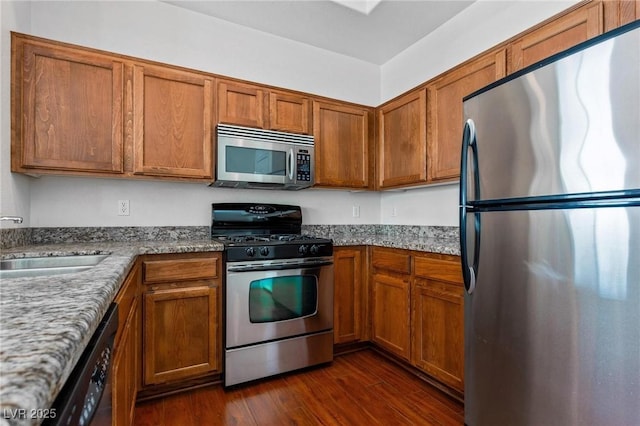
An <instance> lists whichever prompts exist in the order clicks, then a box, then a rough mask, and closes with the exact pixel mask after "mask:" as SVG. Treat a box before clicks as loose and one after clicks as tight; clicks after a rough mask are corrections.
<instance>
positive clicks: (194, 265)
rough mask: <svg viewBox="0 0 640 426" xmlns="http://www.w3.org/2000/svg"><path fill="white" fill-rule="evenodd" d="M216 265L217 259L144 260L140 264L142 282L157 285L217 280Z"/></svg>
mask: <svg viewBox="0 0 640 426" xmlns="http://www.w3.org/2000/svg"><path fill="white" fill-rule="evenodd" d="M218 263H219V258H218V257H204V258H189V259H167V260H145V261H143V262H142V270H143V274H144V277H143V280H144V282H145V283H158V282H164V281H172V280H180V281H184V280H198V279H207V278H217V277H218V271H219V264H218Z"/></svg>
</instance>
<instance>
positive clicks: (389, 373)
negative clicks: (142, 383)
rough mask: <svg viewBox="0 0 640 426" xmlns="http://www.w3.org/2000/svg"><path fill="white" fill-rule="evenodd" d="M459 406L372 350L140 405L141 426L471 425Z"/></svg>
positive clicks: (137, 419)
mask: <svg viewBox="0 0 640 426" xmlns="http://www.w3.org/2000/svg"><path fill="white" fill-rule="evenodd" d="M463 412H464V410H463V407H462V405H461V404H460V403H458V402H457V401H454V400H452V399H450V398H449V397H447V396H446V395H444V394H442V393H441V392H440V391H438V390H437V389H435V388H433V387H431V386H429V385H428V384H426V383H424V382H423V381H421V380H420V379H418V378H416V377H415V376H413V375H411V374H410V373H408V372H406V371H405V370H403V369H402V368H400V367H398V366H396V365H394V364H393V363H391V362H389V361H388V360H386V359H385V358H383V357H382V356H380V355H378V354H376V353H375V352H373V351H371V350H363V351H359V352H354V353H350V354H346V355H341V356H339V357H336V358H335V360H334V361H333V363H332V364H331V365H328V366H324V367H318V368H312V369H309V370H306V371H303V372H297V373H291V374H286V375H282V376H280V377H276V378H271V379H268V380H263V381H260V382H256V383H252V384H249V385H242V386H238V387H236V388H234V389H232V390H228V391H225V390H224V389H223V388H222V386H212V387H208V388H203V389H198V390H194V391H191V392H186V393H182V394H178V395H173V396H169V397H165V398H163V399H159V400H154V401H148V402H144V403H141V404H139V405H138V406H137V407H136V412H135V426H147V425H148V426H174V425H175V426H191V425H193V426H201V425H242V426H244V425H256V426H257V425H260V426H262V425H269V426H271V425H278V426H279V425H346V426H351V425H367V426H371V425H385V426H386V425H442V426H454V425H455V426H458V425H462V424H463V423H464V414H463Z"/></svg>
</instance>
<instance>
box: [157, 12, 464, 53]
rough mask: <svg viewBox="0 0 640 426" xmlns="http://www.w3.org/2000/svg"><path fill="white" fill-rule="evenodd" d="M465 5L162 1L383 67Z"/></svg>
mask: <svg viewBox="0 0 640 426" xmlns="http://www.w3.org/2000/svg"><path fill="white" fill-rule="evenodd" d="M473 1H475V0H472V1H465V0H355V1H349V0H334V1H329V0H297V1H296V0H209V1H203V0H197V1H189V0H165V2H166V3H171V4H173V5H175V6H178V7H181V8H184V9H189V10H192V11H195V12H199V13H203V14H205V15H209V16H212V17H215V18H219V19H223V20H225V21H229V22H232V23H235V24H238V25H242V26H245V27H249V28H253V29H256V30H259V31H263V32H266V33H270V34H273V35H276V36H280V37H284V38H287V39H291V40H295V41H298V42H301V43H305V44H309V45H311V46H315V47H319V48H322V49H326V50H329V51H332V52H336V53H340V54H343V55H347V56H351V57H353V58H358V59H361V60H363V61H366V62H370V63H373V64H377V65H382V64H384V63H385V62H387V61H388V60H389V59H391V58H393V57H394V56H396V55H397V54H398V53H400V52H402V51H403V50H405V49H406V48H407V47H409V46H411V45H412V44H414V43H415V42H416V41H418V40H420V39H421V38H423V37H425V36H426V35H427V34H429V33H430V32H432V31H433V30H435V29H436V28H438V27H439V26H440V25H442V24H443V23H445V22H446V21H448V20H449V19H451V18H452V17H453V16H455V15H456V14H458V13H460V12H461V11H462V10H463V9H465V8H466V7H468V6H469V5H471V4H472V3H473Z"/></svg>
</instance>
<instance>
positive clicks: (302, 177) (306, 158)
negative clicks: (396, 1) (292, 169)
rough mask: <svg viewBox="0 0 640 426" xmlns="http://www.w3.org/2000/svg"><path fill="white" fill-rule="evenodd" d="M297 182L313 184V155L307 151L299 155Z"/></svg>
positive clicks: (299, 152)
mask: <svg viewBox="0 0 640 426" xmlns="http://www.w3.org/2000/svg"><path fill="white" fill-rule="evenodd" d="M296 164H297V166H296V178H297V179H296V180H298V181H303V182H311V154H309V152H308V151H307V150H306V149H301V150H300V151H298V153H297V159H296Z"/></svg>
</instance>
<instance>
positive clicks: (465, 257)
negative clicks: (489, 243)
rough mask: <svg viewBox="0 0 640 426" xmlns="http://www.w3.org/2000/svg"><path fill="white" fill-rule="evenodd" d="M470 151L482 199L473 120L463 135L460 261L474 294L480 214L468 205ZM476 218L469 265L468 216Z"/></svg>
mask: <svg viewBox="0 0 640 426" xmlns="http://www.w3.org/2000/svg"><path fill="white" fill-rule="evenodd" d="M469 149H471V155H472V161H473V171H472V173H473V191H474V197H475V199H476V200H477V199H479V198H480V176H479V175H478V144H477V140H476V130H475V124H474V122H473V120H472V119H468V120H467V121H466V123H465V124H464V131H463V133H462V153H461V155H460V218H459V219H460V221H459V222H460V261H461V263H462V277H463V279H464V287H465V289H466V290H467V293H469V294H471V293H473V290H474V289H475V286H476V276H477V274H478V262H479V260H480V225H481V224H480V213H478V212H475V211H473V207H470V206H469V205H468V201H469V198H468V194H467V183H468V177H467V176H468V173H469V168H468V161H469V156H468V153H469ZM470 213H471V214H473V217H474V222H475V223H474V225H475V226H474V228H475V230H474V231H475V235H474V248H473V263H472V264H471V265H470V264H469V253H468V248H467V220H468V215H469V214H470Z"/></svg>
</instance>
